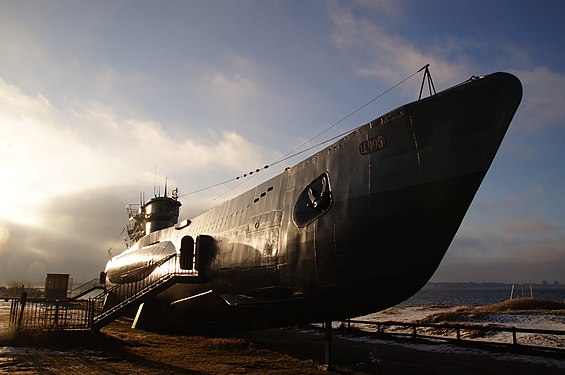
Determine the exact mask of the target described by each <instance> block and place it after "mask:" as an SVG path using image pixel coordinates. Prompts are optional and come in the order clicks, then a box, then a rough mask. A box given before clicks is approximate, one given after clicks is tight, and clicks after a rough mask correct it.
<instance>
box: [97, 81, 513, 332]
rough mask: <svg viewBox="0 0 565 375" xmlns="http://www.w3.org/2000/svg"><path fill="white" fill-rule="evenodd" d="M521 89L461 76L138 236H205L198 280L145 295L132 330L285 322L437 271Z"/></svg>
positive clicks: (402, 294)
mask: <svg viewBox="0 0 565 375" xmlns="http://www.w3.org/2000/svg"><path fill="white" fill-rule="evenodd" d="M521 97H522V88H521V84H520V81H519V80H518V79H517V78H516V77H514V76H512V75H510V74H508V73H494V74H491V75H489V76H485V77H481V78H475V79H472V80H469V81H467V82H465V83H463V84H460V85H458V86H455V87H453V88H451V89H448V90H445V91H443V92H440V93H438V94H436V95H433V96H431V97H429V98H426V99H422V100H419V101H416V102H413V103H410V104H407V105H404V106H402V107H399V108H397V109H395V110H393V111H391V112H389V113H387V114H385V115H383V116H381V117H379V118H377V119H375V120H373V121H371V122H370V123H368V124H366V125H363V126H361V127H359V128H358V129H356V130H355V131H353V132H352V133H350V134H349V135H347V136H345V137H344V138H342V139H340V140H339V141H337V142H336V143H334V144H333V145H331V146H329V147H327V148H326V149H324V150H322V151H320V152H318V153H317V154H315V155H313V156H311V157H310V158H308V159H306V160H304V161H302V162H301V163H299V164H297V165H295V166H293V167H291V168H288V169H287V170H285V172H283V173H282V174H280V175H278V176H276V177H274V178H272V179H270V180H269V181H266V182H265V183H262V184H260V185H258V186H257V187H255V188H254V189H251V190H250V191H248V192H246V193H243V194H242V195H240V196H238V197H236V198H233V199H231V200H229V201H226V202H224V203H223V204H221V205H219V206H217V207H215V208H213V209H211V210H210V211H208V212H206V213H204V214H202V215H200V216H198V217H196V218H194V219H193V220H192V221H191V223H190V225H188V226H187V227H184V228H178V227H177V228H175V227H171V228H167V229H163V230H160V231H156V232H154V233H150V234H148V235H146V236H145V237H144V238H142V239H141V240H140V241H139V243H138V244H137V245H136V246H138V247H139V248H140V249H143V248H144V247H146V246H149V245H150V244H152V243H155V242H156V241H157V242H158V241H170V242H171V243H172V244H173V246H175V247H176V248H177V249H180V248H181V247H182V244H181V242H182V238H185V237H186V236H191V237H194V238H197V237H198V236H205V238H206V241H201V244H203V245H201V246H200V248H198V246H196V247H197V249H196V253H197V256H198V257H202V259H200V261H199V262H198V268H200V269H199V270H198V272H200V274H201V275H202V278H201V280H202V281H201V282H199V283H195V284H191V283H187V284H175V285H172V286H171V287H169V288H168V289H167V290H165V291H163V292H161V293H160V294H158V295H156V296H155V297H153V298H151V300H149V301H146V302H145V304H144V307H143V309H142V310H141V312H140V314H139V319H138V327H143V328H167V329H173V330H208V329H212V328H218V329H255V328H265V327H273V326H284V325H292V324H299V323H305V322H314V321H318V322H319V321H327V320H338V319H345V318H350V317H354V316H359V315H364V314H368V313H371V312H375V311H378V310H382V309H385V308H388V307H390V306H393V305H395V304H397V303H399V302H402V301H403V300H405V299H407V298H409V297H410V296H411V295H413V294H414V293H416V292H417V291H418V290H419V289H420V288H421V287H422V286H423V285H424V284H425V283H426V282H427V281H428V280H429V279H430V277H431V276H432V275H433V273H434V272H435V270H436V269H437V267H438V266H439V264H440V262H441V260H442V258H443V256H444V255H445V253H446V251H447V249H448V248H449V245H450V243H451V241H452V240H453V238H454V236H455V234H456V233H457V230H458V228H459V226H460V224H461V222H462V220H463V218H464V216H465V213H466V211H467V209H468V207H469V205H470V204H471V202H472V200H473V197H474V196H475V194H476V192H477V190H478V189H479V187H480V184H481V182H482V180H483V178H484V176H485V174H486V173H487V171H488V169H489V167H490V165H491V163H492V161H493V159H494V157H495V155H496V152H497V150H498V148H499V146H500V144H501V142H502V140H503V138H504V135H505V133H506V131H507V129H508V127H509V125H510V122H511V120H512V118H513V116H514V114H515V112H516V110H517V108H518V105H519V103H520V100H521ZM179 251H180V250H179ZM134 252H135V251H134ZM130 253H131V251H130ZM120 264H123V260H122V261H121V263H120ZM111 269H112V266H111V265H110V264H109V266H108V267H107V271H111Z"/></svg>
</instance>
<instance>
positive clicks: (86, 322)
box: [10, 299, 95, 330]
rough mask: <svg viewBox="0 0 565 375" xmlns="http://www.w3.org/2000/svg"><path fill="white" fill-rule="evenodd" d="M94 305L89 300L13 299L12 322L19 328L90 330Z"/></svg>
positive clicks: (11, 308)
mask: <svg viewBox="0 0 565 375" xmlns="http://www.w3.org/2000/svg"><path fill="white" fill-rule="evenodd" d="M94 305H95V304H94V302H92V301H88V300H80V301H68V300H26V299H20V300H12V303H11V306H10V323H11V324H12V325H13V326H15V327H17V329H18V330H62V329H65V330H88V329H90V325H91V322H92V319H93V316H94V315H93V314H94Z"/></svg>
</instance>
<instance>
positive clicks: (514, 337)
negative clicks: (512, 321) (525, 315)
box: [512, 327, 518, 345]
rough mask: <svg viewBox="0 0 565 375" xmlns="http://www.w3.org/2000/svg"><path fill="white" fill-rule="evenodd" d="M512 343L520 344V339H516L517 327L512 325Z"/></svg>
mask: <svg viewBox="0 0 565 375" xmlns="http://www.w3.org/2000/svg"><path fill="white" fill-rule="evenodd" d="M512 344H513V345H518V340H517V339H516V327H512Z"/></svg>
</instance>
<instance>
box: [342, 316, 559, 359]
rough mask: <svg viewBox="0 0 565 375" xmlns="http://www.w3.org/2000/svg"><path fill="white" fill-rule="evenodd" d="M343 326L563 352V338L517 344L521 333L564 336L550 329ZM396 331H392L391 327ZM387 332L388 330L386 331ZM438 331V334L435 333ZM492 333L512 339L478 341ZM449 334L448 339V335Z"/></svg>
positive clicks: (392, 324) (349, 322)
mask: <svg viewBox="0 0 565 375" xmlns="http://www.w3.org/2000/svg"><path fill="white" fill-rule="evenodd" d="M343 323H345V324H347V328H348V329H351V328H352V327H351V325H352V324H356V325H369V326H374V327H376V333H377V334H379V335H394V336H404V337H412V338H426V339H434V340H443V341H457V342H463V341H465V342H473V343H485V344H498V345H506V346H514V347H518V346H521V347H528V348H535V349H549V350H556V351H562V352H565V338H564V339H563V343H561V344H558V345H557V346H543V345H530V344H527V343H524V342H519V340H518V337H519V335H520V334H537V335H543V336H562V337H565V331H561V330H552V329H535V328H518V327H505V326H496V325H477V324H448V323H445V324H438V323H414V322H394V321H386V322H375V321H366V320H347V321H344V322H343ZM393 327H394V328H396V329H395V330H392V329H391V328H393ZM387 329H388V330H387ZM424 330H425V331H424ZM437 331H440V332H441V334H434V332H437ZM492 332H498V333H500V332H503V333H507V334H508V335H507V336H508V337H509V338H510V337H511V340H506V341H501V340H498V341H496V340H483V339H479V338H484V337H486V336H487V335H488V334H489V333H492ZM449 334H451V336H449Z"/></svg>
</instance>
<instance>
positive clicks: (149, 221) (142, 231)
mask: <svg viewBox="0 0 565 375" xmlns="http://www.w3.org/2000/svg"><path fill="white" fill-rule="evenodd" d="M181 205H182V204H181V203H180V202H179V201H178V189H174V190H173V193H172V196H171V197H168V196H167V185H165V194H164V196H162V197H161V196H158V195H155V196H154V197H153V198H151V199H150V200H148V201H147V202H145V203H143V198H141V203H139V204H129V205H128V206H127V207H126V210H127V212H128V217H129V224H128V225H127V232H128V237H129V241H128V240H126V243H127V245H128V247H129V246H131V245H133V243H135V242H137V241H139V239H140V238H141V237H143V236H145V235H147V234H149V233H152V232H155V231H158V230H161V229H165V228H169V227H172V226H173V225H175V224H176V223H178V220H179V211H180V206H181Z"/></svg>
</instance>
